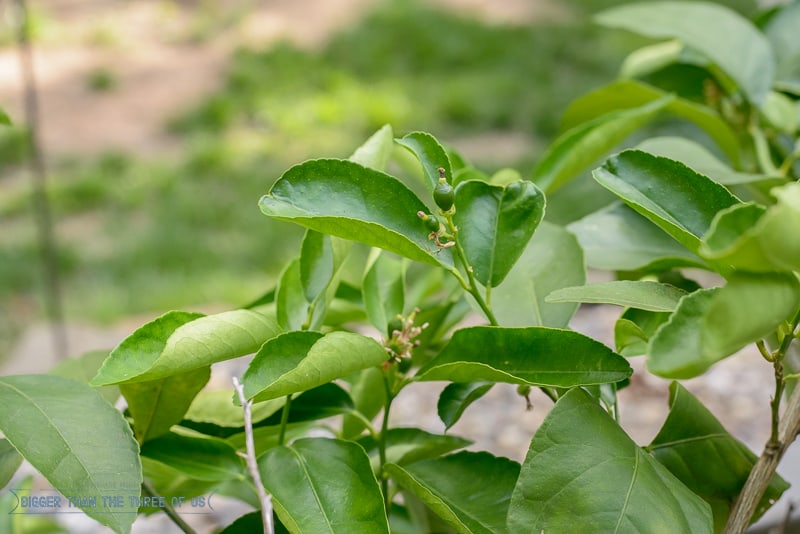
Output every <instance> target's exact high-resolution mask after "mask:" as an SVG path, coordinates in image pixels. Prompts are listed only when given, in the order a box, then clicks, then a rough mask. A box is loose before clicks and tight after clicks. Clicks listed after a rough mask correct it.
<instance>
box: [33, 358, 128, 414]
mask: <svg viewBox="0 0 800 534" xmlns="http://www.w3.org/2000/svg"><path fill="white" fill-rule="evenodd" d="M107 357H108V351H107V350H93V351H90V352H87V353H85V354H83V355H81V356H79V357H78V358H69V359H67V360H62V361H61V362H59V363H58V365H56V366H55V367H53V368H52V369H51V370H50V372H49V373H48V374H51V375H56V376H63V377H64V378H72V379H73V380H77V381H79V382H86V383H88V382H89V381H90V380H91V379H92V378H93V377H94V376H95V375H96V374H97V370H98V369H100V366H101V365H103V362H104V361H105V359H106V358H107ZM97 392H98V393H100V395H102V396H103V398H104V399H106V400H107V401H108V403H109V404H111V405H112V406H113V405H114V403H116V402H117V399H119V395H120V392H119V386H105V387H99V388H97Z"/></svg>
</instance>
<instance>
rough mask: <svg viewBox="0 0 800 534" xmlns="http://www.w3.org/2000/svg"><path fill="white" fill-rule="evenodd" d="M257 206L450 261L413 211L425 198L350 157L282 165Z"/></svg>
mask: <svg viewBox="0 0 800 534" xmlns="http://www.w3.org/2000/svg"><path fill="white" fill-rule="evenodd" d="M259 206H260V208H261V211H262V212H263V213H264V214H265V215H268V216H270V217H274V218H276V219H280V220H284V221H290V222H294V223H297V224H299V225H301V226H305V227H306V228H311V229H313V230H317V231H319V232H322V233H326V234H330V235H335V236H338V237H342V238H345V239H350V240H352V241H358V242H360V243H365V244H367V245H370V246H375V247H380V248H383V249H385V250H388V251H390V252H394V253H395V254H399V255H400V256H405V257H407V258H410V259H412V260H416V261H421V262H423V263H429V264H432V265H445V266H452V264H453V260H452V255H451V253H450V251H448V250H441V249H439V248H438V247H437V246H436V245H435V244H434V243H433V242H432V241H431V240H429V239H428V233H429V231H428V230H427V228H426V227H425V223H424V222H423V221H422V220H421V219H420V218H419V217H418V216H417V212H418V211H425V212H427V211H428V208H427V207H426V206H425V204H424V203H423V202H422V201H421V200H420V199H419V198H417V197H416V195H414V193H413V192H411V190H410V189H408V188H407V187H406V186H405V185H403V184H402V183H401V182H400V181H398V180H397V179H395V178H393V177H391V176H389V175H388V174H384V173H382V172H379V171H376V170H373V169H368V168H366V167H362V166H361V165H358V164H357V163H353V162H352V161H344V160H313V161H307V162H305V163H302V164H300V165H296V166H294V167H292V168H291V169H289V170H288V171H286V172H285V173H284V174H283V176H281V178H280V179H279V180H278V181H277V182H275V184H274V185H273V186H272V190H271V191H270V193H269V194H268V195H265V196H263V197H261V200H260V201H259Z"/></svg>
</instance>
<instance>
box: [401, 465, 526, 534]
mask: <svg viewBox="0 0 800 534" xmlns="http://www.w3.org/2000/svg"><path fill="white" fill-rule="evenodd" d="M386 470H387V471H388V472H389V474H390V475H391V476H392V477H393V478H394V479H395V480H396V481H397V483H398V484H400V485H401V486H403V487H404V488H406V489H407V490H409V491H410V492H412V493H413V494H414V495H416V496H417V497H419V498H420V499H421V500H422V501H423V502H424V503H425V504H426V505H428V506H429V507H430V508H431V510H433V511H434V512H435V513H436V514H437V515H438V516H439V517H441V518H442V519H444V521H445V522H446V523H447V524H449V525H450V526H452V527H453V528H455V529H456V531H458V532H462V533H481V532H482V533H486V534H502V533H504V532H509V530H507V529H506V525H505V522H506V511H507V509H508V503H509V501H510V500H511V492H512V490H513V489H514V484H515V483H516V481H517V476H518V475H519V464H518V463H517V462H514V461H512V460H509V459H508V458H503V457H497V456H492V455H491V454H489V453H488V452H467V451H463V452H459V453H456V454H452V455H450V456H445V457H444V458H437V459H435V460H427V461H424V462H418V463H414V464H411V465H408V466H405V467H401V466H399V465H396V464H388V465H387V466H386ZM522 531H525V532H528V531H529V530H528V529H523V530H520V531H519V532H522Z"/></svg>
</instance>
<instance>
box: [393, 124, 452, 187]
mask: <svg viewBox="0 0 800 534" xmlns="http://www.w3.org/2000/svg"><path fill="white" fill-rule="evenodd" d="M395 141H396V142H397V144H399V145H400V146H402V147H405V148H407V149H408V150H410V151H411V153H412V154H414V156H416V157H417V159H418V160H419V162H420V164H421V165H422V173H423V175H424V177H425V185H426V186H427V188H428V191H430V192H431V193H433V190H434V188H435V187H436V184H438V183H439V168H440V167H441V168H443V169H444V171H445V176H446V178H447V181H448V182H450V183H451V184H452V183H453V171H452V169H451V167H450V158H449V157H448V156H447V152H446V151H445V149H444V147H442V145H440V144H439V141H437V140H436V138H434V137H433V136H432V135H431V134H429V133H425V132H412V133H410V134H408V135H406V136H404V137H401V138H400V139H396V140H395Z"/></svg>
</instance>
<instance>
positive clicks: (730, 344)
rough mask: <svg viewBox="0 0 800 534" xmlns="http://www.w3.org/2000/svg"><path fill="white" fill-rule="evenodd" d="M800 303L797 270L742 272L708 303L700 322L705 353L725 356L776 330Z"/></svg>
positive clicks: (788, 318)
mask: <svg viewBox="0 0 800 534" xmlns="http://www.w3.org/2000/svg"><path fill="white" fill-rule="evenodd" d="M798 307H800V282H799V281H798V280H797V276H796V275H795V274H786V273H764V274H750V273H744V272H739V273H736V274H734V275H733V276H731V277H730V278H729V279H728V283H727V285H725V286H724V287H722V288H720V290H719V291H718V292H717V294H716V295H715V296H714V298H713V299H712V300H711V302H710V303H709V305H708V309H707V310H706V312H705V314H704V316H703V320H702V323H701V325H700V328H701V331H700V343H701V347H702V349H703V352H702V354H703V356H704V357H707V358H711V359H721V358H724V357H725V356H728V355H730V354H733V353H734V352H736V351H738V350H739V349H741V348H742V347H744V346H745V345H747V344H748V343H752V342H754V341H758V340H759V339H763V338H765V337H767V336H769V335H770V334H772V333H774V332H775V331H776V330H777V328H778V327H779V326H780V325H781V324H782V323H783V322H784V321H788V320H791V319H792V318H793V317H794V315H795V313H796V312H797V309H798Z"/></svg>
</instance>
